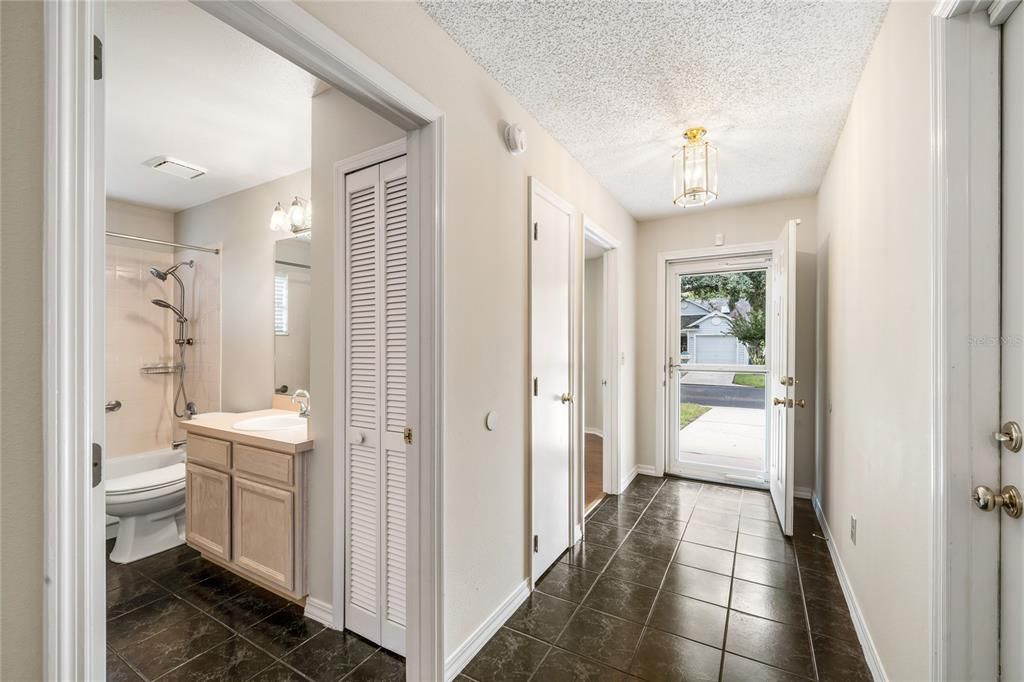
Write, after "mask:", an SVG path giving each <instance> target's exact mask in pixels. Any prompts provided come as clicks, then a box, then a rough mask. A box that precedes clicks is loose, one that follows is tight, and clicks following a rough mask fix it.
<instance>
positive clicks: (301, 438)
mask: <svg viewBox="0 0 1024 682" xmlns="http://www.w3.org/2000/svg"><path fill="white" fill-rule="evenodd" d="M273 415H291V416H295V412H291V411H289V410H256V411H255V412H209V413H207V414H201V415H199V416H198V417H196V418H195V419H183V420H181V421H179V422H178V423H179V424H180V425H181V427H182V428H183V429H185V431H187V432H188V433H194V434H196V435H198V436H207V437H208V438H220V439H221V440H230V441H232V442H235V443H241V444H243V445H251V446H252V447H256V448H264V449H266V450H276V451H277V452H287V453H289V454H298V453H301V452H309V451H310V450H312V449H313V441H312V439H310V438H309V435H308V434H309V427H308V426H307V427H303V428H294V429H281V430H278V431H239V430H238V429H235V428H233V426H232V425H233V424H237V423H238V422H240V421H242V420H243V419H252V418H253V417H269V416H273Z"/></svg>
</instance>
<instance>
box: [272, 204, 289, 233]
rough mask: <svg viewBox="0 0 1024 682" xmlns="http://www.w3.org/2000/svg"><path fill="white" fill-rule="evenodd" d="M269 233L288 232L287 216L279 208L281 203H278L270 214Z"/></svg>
mask: <svg viewBox="0 0 1024 682" xmlns="http://www.w3.org/2000/svg"><path fill="white" fill-rule="evenodd" d="M270 231H271V232H287V231H288V214H287V213H285V212H284V209H283V208H281V203H280V202H278V204H277V207H276V208H275V209H274V212H273V213H271V214H270Z"/></svg>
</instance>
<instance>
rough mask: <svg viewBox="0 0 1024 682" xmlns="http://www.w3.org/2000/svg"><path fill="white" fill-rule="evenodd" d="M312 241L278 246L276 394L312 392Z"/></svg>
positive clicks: (299, 239)
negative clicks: (304, 390)
mask: <svg viewBox="0 0 1024 682" xmlns="http://www.w3.org/2000/svg"><path fill="white" fill-rule="evenodd" d="M310 272H311V269H310V241H309V237H308V236H307V235H303V236H299V237H293V238H290V239H282V240H280V241H278V242H277V243H276V244H275V245H274V392H275V393H281V394H285V395H292V394H293V393H294V392H295V391H296V390H297V389H300V388H305V389H307V390H308V389H309V292H310Z"/></svg>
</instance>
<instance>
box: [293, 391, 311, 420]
mask: <svg viewBox="0 0 1024 682" xmlns="http://www.w3.org/2000/svg"><path fill="white" fill-rule="evenodd" d="M292 403H293V404H294V403H298V405H299V416H300V417H306V418H307V419H308V418H309V391H307V390H306V389H304V388H300V389H298V390H296V391H295V393H292Z"/></svg>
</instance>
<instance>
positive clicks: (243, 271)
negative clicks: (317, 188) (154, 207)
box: [174, 170, 316, 412]
mask: <svg viewBox="0 0 1024 682" xmlns="http://www.w3.org/2000/svg"><path fill="white" fill-rule="evenodd" d="M309 193H310V172H309V171H308V170H305V171H301V172H299V173H295V174H293V175H287V176H285V177H283V178H278V179H277V180H272V181H270V182H266V183H263V184H262V185H257V186H256V187H251V188H249V189H246V190H243V191H241V192H236V193H234V194H229V195H228V196H226V197H221V198H220V199H215V200H213V201H210V202H208V203H205V204H201V205H199V206H194V207H192V208H188V209H185V210H184V211H179V212H178V213H176V214H175V216H174V234H175V240H176V241H178V242H181V243H184V244H193V245H196V246H207V247H209V246H220V248H221V253H220V277H221V279H220V284H221V303H220V307H221V311H220V315H221V343H220V347H221V409H223V410H225V411H227V412H245V411H248V410H260V409H266V408H269V407H270V402H271V399H272V398H273V394H274V325H273V319H274V243H275V242H276V241H277V240H279V239H284V238H288V236H289V234H288V233H284V232H272V231H271V230H270V228H269V222H270V214H271V212H272V211H273V210H274V206H275V205H276V204H277V203H278V202H281V204H282V206H287V205H288V204H290V203H291V199H292V197H293V196H294V195H299V196H303V197H308V196H309ZM314 216H315V214H314ZM313 239H314V240H315V239H316V226H315V225H314V228H313ZM205 260H206V261H207V262H210V259H205ZM198 265H199V261H197V267H198ZM184 274H187V273H184ZM183 279H184V278H183ZM194 300H195V307H194V308H193V313H194V314H196V315H199V316H201V315H202V314H203V312H204V311H203V310H202V309H201V308H202V302H203V301H204V300H205V299H203V298H201V297H200V298H196V299H194ZM207 312H208V311H207ZM210 352H213V349H210ZM198 407H199V409H200V411H203V412H205V411H209V410H210V407H207V406H204V405H199V406H198Z"/></svg>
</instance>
